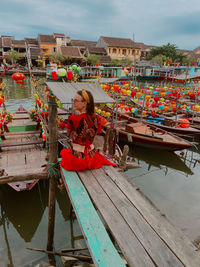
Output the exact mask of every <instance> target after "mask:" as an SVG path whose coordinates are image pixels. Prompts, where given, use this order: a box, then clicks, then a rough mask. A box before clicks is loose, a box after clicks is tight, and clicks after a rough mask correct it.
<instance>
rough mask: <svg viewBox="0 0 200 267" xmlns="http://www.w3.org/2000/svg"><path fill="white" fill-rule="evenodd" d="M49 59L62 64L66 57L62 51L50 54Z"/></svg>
mask: <svg viewBox="0 0 200 267" xmlns="http://www.w3.org/2000/svg"><path fill="white" fill-rule="evenodd" d="M49 59H50V60H51V61H53V62H55V63H57V64H61V63H63V62H64V61H65V60H66V57H65V56H64V55H62V54H60V53H56V52H55V53H52V54H51V55H49Z"/></svg>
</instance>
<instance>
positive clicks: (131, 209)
mask: <svg viewBox="0 0 200 267" xmlns="http://www.w3.org/2000/svg"><path fill="white" fill-rule="evenodd" d="M92 173H93V175H94V177H95V178H96V180H97V182H98V183H99V184H100V186H101V187H102V189H103V190H104V191H105V192H106V194H107V195H108V196H112V202H113V203H114V205H115V207H116V208H117V210H118V211H119V212H120V214H121V215H122V216H123V218H124V219H125V221H126V222H127V224H128V225H129V227H130V228H131V229H132V231H133V232H134V234H135V235H136V236H137V238H138V240H139V241H140V243H141V244H142V246H143V247H144V248H145V250H146V251H147V252H148V254H149V255H150V257H151V259H152V260H153V262H154V263H155V264H156V266H166V263H167V264H168V265H169V266H177V267H178V266H183V264H182V263H181V262H180V260H179V259H178V258H177V257H176V256H175V255H174V254H173V252H172V251H171V250H170V248H168V247H167V245H166V244H165V243H164V242H163V240H162V239H160V237H159V236H158V235H157V233H156V232H155V231H154V230H153V229H152V227H151V225H150V224H149V223H148V222H147V221H146V220H144V218H143V216H142V215H141V214H140V213H139V212H138V210H137V209H136V208H135V206H134V205H133V204H132V202H130V200H129V199H127V197H126V195H125V194H124V192H122V191H121V190H120V189H119V188H118V186H117V185H116V184H115V183H114V182H113V180H112V179H111V178H110V177H109V176H108V175H107V174H106V173H105V172H104V170H103V169H98V170H92ZM119 175H120V174H119ZM97 207H98V206H97ZM100 212H101V211H100Z"/></svg>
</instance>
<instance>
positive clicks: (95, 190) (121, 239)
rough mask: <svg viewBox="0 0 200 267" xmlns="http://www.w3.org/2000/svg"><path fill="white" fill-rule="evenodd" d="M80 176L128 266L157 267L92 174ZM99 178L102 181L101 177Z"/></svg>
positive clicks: (84, 173) (88, 172)
mask: <svg viewBox="0 0 200 267" xmlns="http://www.w3.org/2000/svg"><path fill="white" fill-rule="evenodd" d="M78 174H79V177H80V179H81V181H82V183H83V184H84V185H85V187H86V188H87V191H88V192H89V194H90V195H91V196H92V200H93V201H94V203H95V205H98V209H99V211H101V215H102V217H103V219H104V220H105V222H106V224H107V225H108V226H109V229H110V231H111V233H112V234H113V236H114V237H115V239H116V241H117V243H118V245H119V247H120V249H121V251H122V253H123V254H124V256H125V258H126V260H127V262H128V264H129V265H130V266H144V267H145V266H148V267H150V266H155V265H154V263H153V262H152V260H151V258H150V257H149V255H148V253H147V252H146V250H145V249H144V247H143V246H142V245H141V243H140V242H139V241H138V239H137V237H136V236H135V234H134V233H133V231H132V230H131V229H130V227H129V225H128V224H127V223H126V221H125V220H124V218H123V217H122V215H121V214H120V213H119V211H118V210H117V208H116V207H115V206H114V204H113V202H112V200H111V199H110V198H109V197H108V196H107V194H105V191H104V190H103V189H102V187H101V186H100V185H99V183H98V182H97V181H96V179H95V178H94V176H93V174H92V172H91V171H89V170H86V171H84V172H78ZM98 178H99V179H101V177H98ZM111 197H112V196H111Z"/></svg>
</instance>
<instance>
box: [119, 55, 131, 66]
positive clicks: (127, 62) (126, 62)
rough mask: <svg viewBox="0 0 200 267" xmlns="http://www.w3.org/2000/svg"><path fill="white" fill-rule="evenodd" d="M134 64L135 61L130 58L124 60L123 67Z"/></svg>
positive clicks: (122, 61)
mask: <svg viewBox="0 0 200 267" xmlns="http://www.w3.org/2000/svg"><path fill="white" fill-rule="evenodd" d="M132 64H133V61H132V60H131V59H130V58H129V57H125V58H122V60H121V65H122V66H126V67H130V66H131V65H132Z"/></svg>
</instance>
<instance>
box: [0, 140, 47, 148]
mask: <svg viewBox="0 0 200 267" xmlns="http://www.w3.org/2000/svg"><path fill="white" fill-rule="evenodd" d="M36 144H37V145H38V144H43V140H33V141H29V142H10V143H2V144H1V147H2V148H3V147H11V146H28V145H36Z"/></svg>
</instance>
